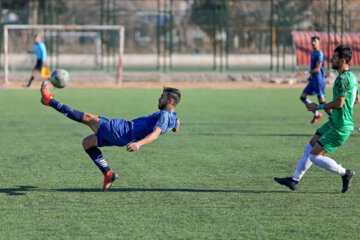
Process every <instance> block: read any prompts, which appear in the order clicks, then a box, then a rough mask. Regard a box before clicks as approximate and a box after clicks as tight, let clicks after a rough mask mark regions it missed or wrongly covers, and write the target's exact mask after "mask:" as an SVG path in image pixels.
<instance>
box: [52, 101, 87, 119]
mask: <svg viewBox="0 0 360 240" xmlns="http://www.w3.org/2000/svg"><path fill="white" fill-rule="evenodd" d="M49 105H50V106H51V107H52V108H54V109H55V110H56V111H58V112H60V113H62V114H64V115H65V116H66V117H68V118H70V119H72V120H74V121H77V122H82V120H83V117H84V113H83V112H79V111H78V110H75V109H73V108H71V107H69V106H66V105H65V104H63V103H61V102H58V101H56V100H55V99H51V100H50V102H49Z"/></svg>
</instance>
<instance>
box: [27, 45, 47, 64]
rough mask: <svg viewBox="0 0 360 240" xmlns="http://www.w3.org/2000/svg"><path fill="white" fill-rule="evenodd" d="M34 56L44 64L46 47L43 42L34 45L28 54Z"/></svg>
mask: <svg viewBox="0 0 360 240" xmlns="http://www.w3.org/2000/svg"><path fill="white" fill-rule="evenodd" d="M30 53H33V54H36V59H37V60H41V61H42V62H46V56H47V53H46V47H45V44H44V43H43V42H38V43H34V49H33V50H32V51H31V52H30Z"/></svg>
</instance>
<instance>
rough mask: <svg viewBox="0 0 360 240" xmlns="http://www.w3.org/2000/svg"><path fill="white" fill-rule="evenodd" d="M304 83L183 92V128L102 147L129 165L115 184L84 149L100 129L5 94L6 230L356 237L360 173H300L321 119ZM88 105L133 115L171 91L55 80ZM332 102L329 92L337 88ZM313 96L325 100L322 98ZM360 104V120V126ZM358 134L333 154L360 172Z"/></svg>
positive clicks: (78, 235)
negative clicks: (130, 148) (348, 180)
mask: <svg viewBox="0 0 360 240" xmlns="http://www.w3.org/2000/svg"><path fill="white" fill-rule="evenodd" d="M301 91H302V89H228V90H224V89H223V90H217V89H184V90H182V101H181V102H180V104H179V105H178V107H177V109H176V110H177V112H178V117H179V118H180V119H181V127H180V131H179V132H178V133H172V132H170V133H167V134H165V135H164V136H161V137H160V138H159V139H158V140H156V141H155V142H153V143H152V144H150V145H146V146H144V147H142V148H141V149H140V151H138V152H134V153H129V152H127V151H126V150H125V148H118V147H110V148H102V151H103V154H104V157H105V159H106V160H107V162H108V163H109V165H110V167H111V168H112V169H113V170H114V171H116V172H117V173H118V174H119V180H118V181H117V182H115V183H114V185H113V187H112V188H111V189H110V190H109V192H106V193H102V192H100V189H101V186H102V181H103V176H102V174H101V172H100V171H99V170H98V168H97V167H96V166H95V164H93V162H92V160H91V159H90V158H89V157H88V156H87V154H86V153H85V152H84V150H83V149H82V145H81V142H82V139H83V138H84V137H85V136H87V135H89V134H91V131H90V129H88V127H86V126H85V125H81V124H79V123H77V122H74V121H72V120H70V119H68V118H66V117H64V116H63V115H61V114H60V113H58V112H56V111H55V110H53V109H51V108H49V107H45V106H43V105H42V104H41V103H40V101H39V100H40V93H39V91H38V90H7V91H1V92H0V120H1V124H0V132H1V134H0V160H1V164H0V176H1V177H0V207H1V210H0V222H1V224H0V225H1V227H0V239H84V240H85V239H86V240H88V239H356V238H358V237H356V236H358V233H359V232H360V224H359V217H358V216H359V215H360V202H359V198H360V181H359V179H360V178H359V177H358V176H357V177H355V178H354V181H353V185H352V187H351V189H350V190H349V192H347V193H345V194H342V193H341V187H342V181H341V178H340V177H339V176H337V175H335V174H332V173H330V172H326V171H325V170H323V169H321V168H319V167H317V166H315V165H314V166H312V167H311V169H310V170H309V171H308V172H307V174H306V175H305V177H304V178H303V180H302V181H301V183H300V186H299V189H298V190H297V191H295V192H292V191H290V190H288V189H287V188H285V187H283V186H280V185H279V184H277V183H275V182H274V180H273V177H275V176H276V177H286V176H289V175H291V174H292V173H293V171H294V169H295V167H296V165H297V162H298V160H299V158H300V157H301V155H302V153H303V150H304V147H305V145H306V143H307V142H308V141H309V140H310V138H311V137H312V135H313V134H314V132H315V130H316V128H317V127H320V126H321V124H322V123H324V122H325V121H326V118H325V117H324V118H322V119H320V120H319V121H318V122H317V123H315V124H314V125H311V124H310V123H309V122H310V120H311V118H312V114H311V113H309V112H307V111H306V110H305V107H304V105H303V103H301V102H300V100H299V96H300V93H301ZM53 93H54V94H55V95H56V99H57V100H59V101H62V102H64V103H65V104H67V105H69V106H71V107H74V108H76V109H78V110H81V111H85V112H90V113H94V114H99V115H104V116H106V117H109V118H125V119H127V120H131V119H133V118H136V117H140V116H143V115H149V114H152V113H153V112H155V111H157V103H158V98H159V96H160V94H161V89H147V90H144V89H61V90H59V89H55V90H54V91H53ZM327 94H328V97H327V99H328V100H329V99H330V96H331V91H330V89H328V90H327ZM312 100H315V99H314V98H312ZM359 115H360V109H359V106H356V107H355V112H354V120H355V125H356V126H359V125H360V118H359ZM359 140H360V133H359V132H357V131H354V132H353V133H352V135H351V136H350V138H349V139H348V141H347V142H346V143H345V145H344V146H342V147H341V148H340V149H338V150H337V151H335V152H334V153H333V154H330V155H329V156H330V157H331V158H333V159H335V160H336V161H338V162H339V163H340V164H342V165H343V166H344V167H345V168H351V169H353V170H355V172H357V173H358V175H359V176H360V161H359V158H360V148H359Z"/></svg>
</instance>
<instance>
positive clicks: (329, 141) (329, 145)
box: [316, 122, 351, 153]
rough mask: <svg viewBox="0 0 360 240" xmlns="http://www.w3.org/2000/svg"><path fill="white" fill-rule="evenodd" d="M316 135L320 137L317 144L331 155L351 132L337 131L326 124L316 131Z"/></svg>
mask: <svg viewBox="0 0 360 240" xmlns="http://www.w3.org/2000/svg"><path fill="white" fill-rule="evenodd" d="M316 134H317V135H321V137H320V138H319V140H318V142H319V143H320V145H321V146H322V147H323V149H324V150H326V151H327V152H329V153H331V152H333V151H335V150H336V149H337V148H338V147H340V146H341V145H343V144H344V142H345V141H346V140H347V139H348V138H349V136H350V134H351V130H347V131H339V130H337V129H335V128H334V127H332V126H331V124H330V123H329V122H327V123H325V124H324V125H322V126H321V127H320V128H318V129H317V130H316Z"/></svg>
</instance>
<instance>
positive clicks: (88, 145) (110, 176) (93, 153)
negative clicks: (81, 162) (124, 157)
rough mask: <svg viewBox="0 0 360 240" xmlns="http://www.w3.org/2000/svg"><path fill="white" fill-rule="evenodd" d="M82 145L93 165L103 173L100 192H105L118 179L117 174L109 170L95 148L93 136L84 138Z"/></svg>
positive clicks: (100, 153)
mask: <svg viewBox="0 0 360 240" xmlns="http://www.w3.org/2000/svg"><path fill="white" fill-rule="evenodd" d="M82 145H83V147H84V150H85V151H86V153H87V154H88V155H89V156H90V158H91V159H92V160H93V162H94V163H95V165H96V166H97V167H98V168H99V169H100V171H101V172H102V173H103V175H104V183H103V187H102V191H103V192H104V191H107V190H108V189H109V188H110V187H111V185H112V183H113V182H114V181H116V180H117V179H118V178H119V176H118V174H117V173H116V172H113V171H112V170H111V169H110V167H109V165H108V163H107V162H106V160H105V158H104V157H103V155H102V152H101V151H100V149H99V148H98V147H97V137H96V135H95V134H92V135H89V136H87V137H86V138H84V140H83V142H82Z"/></svg>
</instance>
